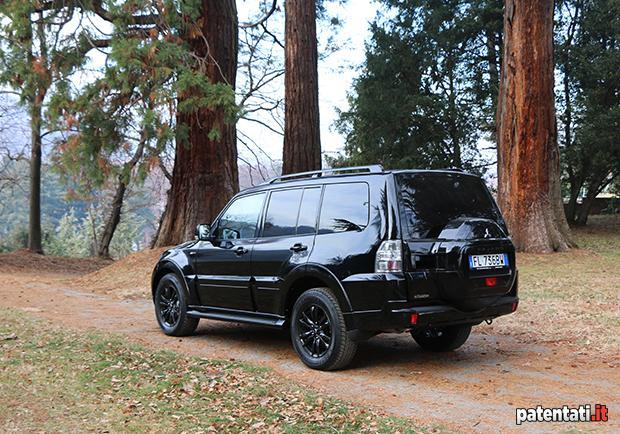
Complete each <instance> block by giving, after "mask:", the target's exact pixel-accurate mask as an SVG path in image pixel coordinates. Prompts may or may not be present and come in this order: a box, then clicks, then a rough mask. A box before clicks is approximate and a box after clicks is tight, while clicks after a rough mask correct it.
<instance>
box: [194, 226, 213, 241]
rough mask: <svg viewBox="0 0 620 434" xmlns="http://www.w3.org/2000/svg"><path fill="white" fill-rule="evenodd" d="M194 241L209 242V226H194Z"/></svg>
mask: <svg viewBox="0 0 620 434" xmlns="http://www.w3.org/2000/svg"><path fill="white" fill-rule="evenodd" d="M196 239H198V240H199V241H209V240H210V239H211V225H207V224H200V225H198V226H196Z"/></svg>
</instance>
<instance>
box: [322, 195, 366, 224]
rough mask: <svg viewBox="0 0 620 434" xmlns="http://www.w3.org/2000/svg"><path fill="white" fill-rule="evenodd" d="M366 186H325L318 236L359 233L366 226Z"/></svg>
mask: <svg viewBox="0 0 620 434" xmlns="http://www.w3.org/2000/svg"><path fill="white" fill-rule="evenodd" d="M368 214H369V199H368V185H366V184H364V183H352V184H331V185H326V186H325V194H324V195H323V205H322V207H321V221H320V223H319V234H329V233H332V232H346V231H361V230H363V229H364V228H366V226H367V225H368Z"/></svg>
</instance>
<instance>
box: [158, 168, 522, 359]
mask: <svg viewBox="0 0 620 434" xmlns="http://www.w3.org/2000/svg"><path fill="white" fill-rule="evenodd" d="M152 291H153V301H154V303H155V312H156V315H157V321H158V322H159V325H160V326H161V328H162V329H163V331H164V332H165V333H166V334H168V335H173V336H182V335H187V334H190V333H192V332H193V331H194V330H195V329H196V326H197V325H198V321H199V319H200V318H210V319H219V320H226V321H237V322H244V323H251V324H259V325H263V326H272V327H278V328H284V327H289V328H290V333H291V340H292V342H293V347H294V348H295V351H296V352H297V354H298V355H299V357H300V358H301V360H302V361H303V362H304V363H305V364H306V365H308V366H309V367H311V368H315V369H323V370H332V369H338V368H342V367H344V366H346V365H347V364H348V363H349V362H350V361H351V359H352V358H353V357H354V355H355V352H356V349H357V343H358V342H359V341H361V340H364V339H368V338H369V337H371V336H373V335H375V334H378V333H381V332H402V331H409V332H411V335H412V336H413V338H414V339H415V341H416V342H417V343H418V344H419V345H420V346H421V347H423V348H425V349H428V350H431V351H449V350H453V349H456V348H458V347H460V346H461V345H462V344H463V343H464V342H465V341H466V340H467V338H468V336H469V333H470V331H471V327H472V325H476V324H480V323H481V322H482V321H490V320H491V319H493V318H495V317H498V316H500V315H505V314H508V313H511V312H514V311H515V310H516V308H517V303H518V298H517V269H516V265H515V249H514V246H513V244H512V242H511V241H510V238H509V237H508V232H507V229H506V224H505V223H504V220H503V218H502V216H501V214H500V211H499V209H498V207H497V205H496V203H495V201H494V199H493V197H492V196H491V194H490V193H489V191H488V190H487V188H486V186H485V184H484V182H483V181H482V180H481V179H480V178H479V177H477V176H474V175H470V174H467V173H464V172H462V171H458V170H398V171H386V170H383V169H382V168H381V167H380V166H364V167H352V168H344V169H329V170H323V171H316V172H307V173H299V174H294V175H288V176H281V177H278V178H275V179H272V180H271V181H269V182H266V183H265V184H262V185H259V186H257V187H253V188H250V189H247V190H245V191H243V192H241V193H239V194H237V195H236V196H235V197H233V198H232V199H231V201H230V202H229V203H228V205H227V206H226V207H225V208H224V210H223V211H222V212H221V213H220V214H219V216H218V217H217V218H216V219H215V221H214V222H213V224H212V225H199V226H198V227H197V229H196V240H195V241H190V242H187V243H185V244H182V245H180V246H178V247H175V248H173V249H171V250H168V251H166V252H165V253H164V254H163V255H162V256H161V259H160V260H159V262H158V264H157V266H156V267H155V270H154V272H153V277H152Z"/></svg>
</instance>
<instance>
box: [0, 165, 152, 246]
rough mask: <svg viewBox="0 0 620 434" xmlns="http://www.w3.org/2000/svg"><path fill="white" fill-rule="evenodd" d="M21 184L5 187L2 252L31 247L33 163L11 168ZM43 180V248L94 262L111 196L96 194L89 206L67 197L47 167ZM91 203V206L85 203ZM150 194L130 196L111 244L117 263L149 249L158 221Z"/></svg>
mask: <svg viewBox="0 0 620 434" xmlns="http://www.w3.org/2000/svg"><path fill="white" fill-rule="evenodd" d="M11 165H12V166H15V167H14V171H15V172H16V173H17V174H18V175H20V181H19V183H18V185H17V186H16V187H15V188H14V189H4V188H2V187H3V184H2V183H3V182H7V181H0V203H2V205H3V206H2V207H1V208H0V252H10V251H13V250H17V249H21V248H25V247H26V245H27V241H28V231H27V227H28V179H27V174H28V163H27V162H24V161H16V162H11ZM42 173H43V179H42V193H43V195H42V197H41V205H42V218H43V221H44V222H45V224H44V226H43V247H44V249H45V252H46V253H48V254H51V255H57V256H76V257H84V256H90V255H92V254H93V252H94V251H95V245H94V239H93V229H94V230H95V231H96V232H97V233H100V232H101V229H102V227H103V223H104V219H105V218H107V216H108V214H109V207H108V204H109V203H110V199H109V197H110V196H111V195H112V192H110V191H108V190H94V191H92V192H91V195H90V196H89V197H88V198H83V199H84V200H77V199H75V198H73V199H71V198H68V197H67V188H69V190H70V191H71V187H72V185H71V184H69V185H67V184H66V183H64V182H63V181H62V180H61V177H60V176H59V175H58V174H57V173H56V172H55V171H53V170H50V167H49V166H44V167H43V170H42ZM85 199H88V200H85ZM151 205H152V203H151V192H150V190H149V189H148V188H147V187H144V186H135V187H134V188H132V189H131V191H130V192H129V193H128V197H127V198H126V201H125V205H124V208H123V213H122V215H121V222H120V224H119V226H118V228H117V233H116V234H115V237H114V238H113V240H112V243H111V246H110V251H111V254H112V256H113V257H115V258H119V257H123V256H125V255H127V254H129V253H131V252H133V251H135V250H137V249H140V248H143V247H144V239H145V236H146V235H147V234H148V233H150V232H152V231H153V229H154V228H153V225H154V222H155V221H156V218H155V216H154V215H153V212H152V211H151V209H150V206H151Z"/></svg>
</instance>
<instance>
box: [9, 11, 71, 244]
mask: <svg viewBox="0 0 620 434" xmlns="http://www.w3.org/2000/svg"><path fill="white" fill-rule="evenodd" d="M72 16H73V11H72V10H67V9H60V10H49V11H45V10H38V2H33V1H17V0H7V1H0V35H1V38H0V85H2V86H6V87H8V88H9V89H11V92H12V93H14V94H16V95H17V96H18V97H19V100H20V103H21V104H22V105H23V106H24V107H25V108H26V110H27V112H28V115H29V118H30V136H31V140H30V193H29V197H30V206H29V207H30V213H29V229H28V248H29V249H30V250H31V251H33V252H36V253H43V248H42V244H41V159H42V145H43V135H44V134H45V125H44V113H45V103H46V100H47V99H48V95H49V92H50V90H51V89H52V88H53V86H54V85H56V84H57V83H58V82H59V81H61V80H62V79H63V78H64V77H66V76H67V75H68V74H70V73H71V72H72V71H73V69H74V68H75V67H77V66H78V65H80V64H81V63H82V62H83V55H76V54H78V53H79V51H80V50H79V46H80V44H79V43H76V42H74V41H78V40H79V36H80V35H79V33H78V32H76V38H74V39H69V38H66V37H61V35H62V32H63V31H64V27H65V25H66V24H67V23H68V22H70V20H71V18H72Z"/></svg>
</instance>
